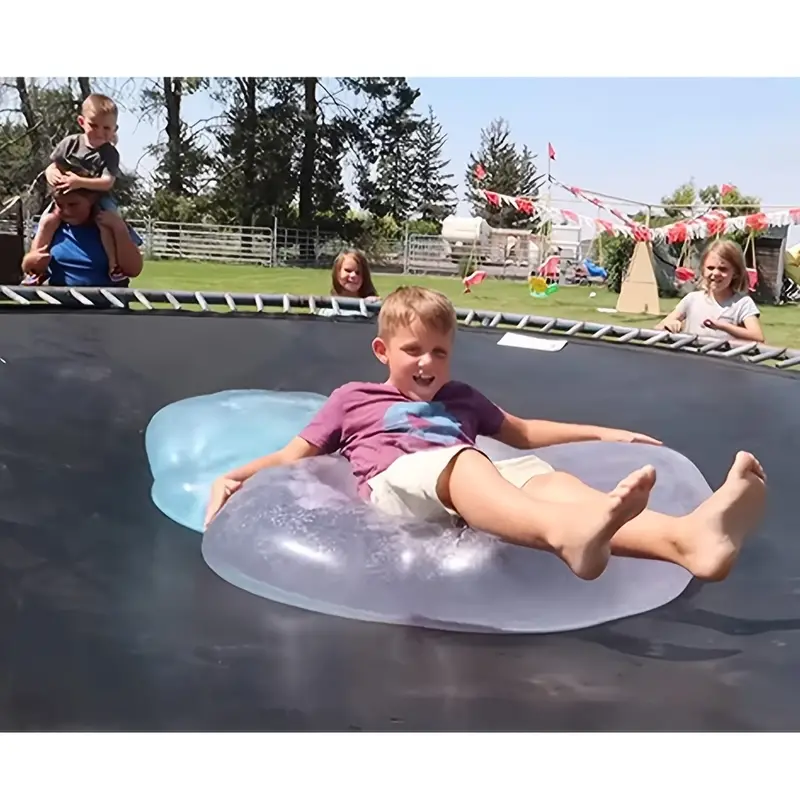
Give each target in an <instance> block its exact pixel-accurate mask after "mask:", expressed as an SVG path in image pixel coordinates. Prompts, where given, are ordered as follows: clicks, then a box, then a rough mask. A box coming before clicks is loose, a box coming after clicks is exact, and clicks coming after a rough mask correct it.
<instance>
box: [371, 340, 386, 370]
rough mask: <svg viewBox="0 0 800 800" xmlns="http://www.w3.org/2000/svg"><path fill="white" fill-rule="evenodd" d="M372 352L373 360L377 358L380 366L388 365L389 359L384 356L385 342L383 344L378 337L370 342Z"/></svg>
mask: <svg viewBox="0 0 800 800" xmlns="http://www.w3.org/2000/svg"><path fill="white" fill-rule="evenodd" d="M372 352H373V353H375V358H377V359H378V361H380V362H381V364H388V363H389V358H388V356H387V354H386V342H384V341H383V339H381V337H380V336H377V337H375V338H374V339H373V340H372Z"/></svg>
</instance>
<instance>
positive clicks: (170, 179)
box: [162, 78, 184, 195]
mask: <svg viewBox="0 0 800 800" xmlns="http://www.w3.org/2000/svg"><path fill="white" fill-rule="evenodd" d="M162 81H163V84H164V105H165V107H166V110H167V129H166V133H167V158H166V162H167V188H168V189H169V191H170V192H172V193H173V194H176V195H182V194H183V193H184V191H183V169H182V164H181V96H182V94H183V79H182V78H162Z"/></svg>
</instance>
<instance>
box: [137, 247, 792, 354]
mask: <svg viewBox="0 0 800 800" xmlns="http://www.w3.org/2000/svg"><path fill="white" fill-rule="evenodd" d="M374 277H375V285H376V288H377V289H378V292H380V294H381V295H382V296H385V295H386V294H387V293H388V292H390V291H391V290H392V289H393V288H394V287H396V286H398V285H401V284H407V283H415V284H419V285H422V286H428V287H430V288H432V289H437V290H439V291H440V292H443V293H444V294H446V295H447V296H448V297H449V298H450V299H451V300H452V301H453V303H454V304H455V305H456V306H457V307H460V308H480V309H485V310H492V311H509V312H515V313H518V314H538V315H541V316H545V317H560V318H563V319H574V320H584V321H589V322H606V323H610V322H613V323H615V324H619V325H625V326H631V327H643V328H652V327H653V325H654V324H655V322H656V321H657V320H658V319H659V317H650V316H646V315H638V316H636V315H634V316H631V315H625V314H604V313H602V312H600V311H598V310H597V309H598V308H613V307H614V306H615V305H616V303H617V298H618V295H615V294H612V293H611V292H608V291H606V290H604V289H596V288H590V287H585V286H577V287H562V288H561V289H559V291H557V292H556V293H555V294H553V295H551V296H550V297H547V298H544V299H541V300H537V299H535V298H533V297H531V296H530V295H529V294H528V289H527V286H526V285H525V284H523V283H520V282H512V281H502V280H492V279H489V280H486V281H484V282H483V283H482V284H481V285H480V286H477V287H476V288H475V289H473V290H472V292H471V293H470V294H464V293H463V291H462V286H461V282H460V281H459V280H458V279H457V278H438V277H423V276H417V275H376V276H374ZM133 285H134V286H135V287H136V288H137V289H176V290H178V289H182V290H187V291H197V290H204V291H217V292H261V293H263V294H284V293H286V294H300V295H302V294H314V295H328V294H329V293H330V272H329V271H328V270H322V269H296V268H281V267H271V268H265V267H252V266H241V265H228V264H208V263H190V262H185V261H149V262H146V263H145V268H144V270H143V272H142V274H141V276H140V277H139V278H137V279H136V280H135V281H134V283H133ZM591 292H596V296H595V297H589V294H590V293H591ZM676 302H677V300H673V299H669V300H666V299H662V301H661V311H662V313H663V314H667V313H668V312H669V311H670V310H671V309H672V308H673V307H674V306H675V304H676ZM761 313H762V317H761V321H762V325H763V326H764V332H765V333H766V336H767V342H768V343H769V344H771V345H775V346H779V347H791V348H795V349H800V308H798V307H795V306H781V307H772V306H765V307H763V308H762V309H761Z"/></svg>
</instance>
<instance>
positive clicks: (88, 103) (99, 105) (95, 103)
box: [81, 93, 119, 119]
mask: <svg viewBox="0 0 800 800" xmlns="http://www.w3.org/2000/svg"><path fill="white" fill-rule="evenodd" d="M81 114H83V116H84V117H88V116H89V115H90V114H96V115H97V116H99V117H105V116H109V115H110V116H113V117H114V119H117V118H118V117H119V109H118V108H117V104H116V103H115V102H114V101H113V100H112V99H111V98H110V97H108V96H107V95H104V94H96V93H93V94H90V95H89V96H88V97H87V98H86V99H85V100H84V101H83V103H81Z"/></svg>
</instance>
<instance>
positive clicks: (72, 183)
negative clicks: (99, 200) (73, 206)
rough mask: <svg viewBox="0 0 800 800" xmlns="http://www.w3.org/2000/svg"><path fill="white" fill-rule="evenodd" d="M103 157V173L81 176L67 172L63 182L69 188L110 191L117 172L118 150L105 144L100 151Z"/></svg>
mask: <svg viewBox="0 0 800 800" xmlns="http://www.w3.org/2000/svg"><path fill="white" fill-rule="evenodd" d="M100 154H101V158H102V159H103V174H102V175H101V176H100V177H99V178H81V177H79V176H78V175H74V174H71V173H68V174H67V175H66V176H65V181H64V182H65V183H66V184H67V185H68V186H69V188H70V189H91V190H92V191H95V192H110V191H111V190H112V189H113V188H114V184H115V183H116V180H117V175H118V174H119V151H118V150H117V148H116V147H114V146H113V145H108V146H105V147H103V148H102V149H101V151H100Z"/></svg>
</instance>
